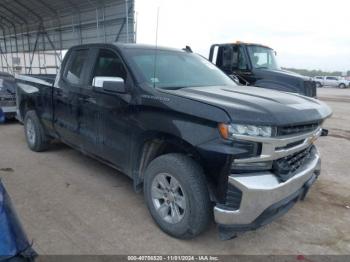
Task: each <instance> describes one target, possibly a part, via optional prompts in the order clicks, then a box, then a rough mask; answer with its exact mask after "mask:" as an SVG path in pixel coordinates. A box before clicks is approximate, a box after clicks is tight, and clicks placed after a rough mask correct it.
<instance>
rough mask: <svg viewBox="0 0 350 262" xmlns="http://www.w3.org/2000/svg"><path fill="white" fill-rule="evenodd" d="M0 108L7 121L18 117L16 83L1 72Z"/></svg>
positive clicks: (8, 75) (9, 76)
mask: <svg viewBox="0 0 350 262" xmlns="http://www.w3.org/2000/svg"><path fill="white" fill-rule="evenodd" d="M0 108H1V109H2V111H3V112H4V114H5V118H6V119H11V118H15V117H16V81H15V78H14V77H13V76H12V75H10V74H9V73H4V72H0Z"/></svg>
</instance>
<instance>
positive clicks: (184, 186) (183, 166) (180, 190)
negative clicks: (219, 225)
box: [144, 154, 211, 239]
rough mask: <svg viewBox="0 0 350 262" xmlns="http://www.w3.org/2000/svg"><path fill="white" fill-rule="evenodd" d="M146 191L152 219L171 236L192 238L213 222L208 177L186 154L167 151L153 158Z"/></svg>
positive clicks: (145, 180) (146, 181)
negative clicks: (206, 177)
mask: <svg viewBox="0 0 350 262" xmlns="http://www.w3.org/2000/svg"><path fill="white" fill-rule="evenodd" d="M144 194H145V200H146V203H147V206H148V209H149V211H150V213H151V215H152V217H153V219H154V220H155V221H156V223H157V224H158V225H159V227H160V228H161V229H162V230H163V231H164V232H166V233H167V234H169V235H171V236H174V237H177V238H182V239H188V238H193V237H195V236H197V235H199V234H200V233H202V232H203V231H204V230H205V229H206V228H207V226H208V224H209V222H210V218H211V207H210V199H209V192H208V188H207V183H206V179H205V176H204V174H203V171H202V169H201V168H200V166H199V165H198V164H197V163H196V162H195V161H193V160H192V159H191V158H189V157H187V156H185V155H182V154H167V155H162V156H160V157H158V158H156V159H155V160H153V161H152V162H151V163H150V164H149V166H148V167H147V169H146V172H145V178H144Z"/></svg>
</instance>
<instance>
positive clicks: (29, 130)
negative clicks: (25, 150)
mask: <svg viewBox="0 0 350 262" xmlns="http://www.w3.org/2000/svg"><path fill="white" fill-rule="evenodd" d="M24 130H25V136H26V140H27V144H28V147H29V148H30V149H31V150H33V151H35V152H41V151H44V150H46V149H47V148H48V145H49V139H48V137H47V135H46V133H45V130H44V127H43V126H42V124H41V122H40V120H39V118H38V116H37V115H36V113H35V111H33V110H31V111H28V112H27V113H26V116H25V118H24Z"/></svg>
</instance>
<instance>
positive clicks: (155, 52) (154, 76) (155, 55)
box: [153, 6, 160, 88]
mask: <svg viewBox="0 0 350 262" xmlns="http://www.w3.org/2000/svg"><path fill="white" fill-rule="evenodd" d="M159 9H160V7H159V6H158V9H157V25H156V48H155V50H154V68H153V88H156V68H157V52H158V23H159Z"/></svg>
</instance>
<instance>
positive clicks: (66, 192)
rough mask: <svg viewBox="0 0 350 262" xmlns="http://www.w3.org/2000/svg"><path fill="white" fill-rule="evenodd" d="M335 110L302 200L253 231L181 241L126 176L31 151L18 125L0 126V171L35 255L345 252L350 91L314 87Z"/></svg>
mask: <svg viewBox="0 0 350 262" xmlns="http://www.w3.org/2000/svg"><path fill="white" fill-rule="evenodd" d="M319 96H320V97H321V99H322V100H324V101H326V102H327V103H328V104H329V105H330V106H331V107H332V108H333V110H334V115H333V117H332V119H330V120H329V121H328V122H327V123H326V125H325V126H326V127H327V128H329V130H330V135H329V136H328V137H325V138H321V139H320V140H319V141H318V142H317V143H318V145H319V149H320V151H321V154H322V157H323V159H322V160H323V171H322V175H321V177H320V179H319V180H318V181H317V182H316V184H315V185H314V186H313V188H312V189H311V191H310V193H309V195H308V198H307V199H306V201H304V202H300V203H298V204H297V205H296V206H295V207H294V208H293V209H292V210H291V211H290V212H289V213H288V214H286V215H285V216H284V217H282V218H280V219H278V220H277V221H275V222H273V223H272V224H270V225H268V226H266V227H264V228H261V229H259V230H257V231H255V232H248V233H245V234H243V235H241V236H239V237H238V238H236V239H234V240H230V241H220V240H219V239H218V236H217V232H216V228H215V225H214V224H213V225H212V227H211V228H210V230H208V231H207V232H206V233H205V234H203V235H201V236H200V237H198V238H196V239H194V240H189V241H181V240H177V239H173V238H171V237H169V236H167V235H165V234H164V233H162V232H161V231H160V230H159V229H158V227H157V226H156V225H155V224H154V223H153V221H152V219H151V217H150V215H149V214H148V211H147V209H146V207H145V204H144V200H143V197H142V195H138V194H135V193H134V192H133V189H132V183H131V180H129V179H128V178H127V177H125V176H124V175H122V174H119V173H117V172H116V171H115V170H113V169H111V168H108V167H106V166H104V165H102V164H100V163H99V162H96V161H95V160H92V159H90V158H88V157H85V156H83V155H82V154H80V153H78V152H76V151H74V150H72V149H70V148H68V147H66V146H64V145H61V144H57V145H54V146H53V147H52V148H51V149H50V150H49V151H48V152H45V153H40V154H38V153H33V152H31V151H29V149H28V148H27V146H26V143H25V140H24V134H23V126H21V125H20V124H18V123H8V124H6V125H1V126H0V141H1V144H0V176H1V177H2V178H3V181H4V183H5V185H6V187H7V189H8V191H9V193H10V195H11V196H12V199H13V201H14V202H15V206H16V208H17V211H18V213H19V215H20V217H21V218H22V221H23V224H24V227H25V229H26V231H27V233H28V235H29V236H30V238H32V239H33V241H34V247H35V249H36V250H37V251H38V252H39V253H40V254H135V253H137V254H168V253H171V254H350V179H349V178H350V174H349V169H350V90H339V89H331V88H330V89H327V88H322V89H319Z"/></svg>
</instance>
